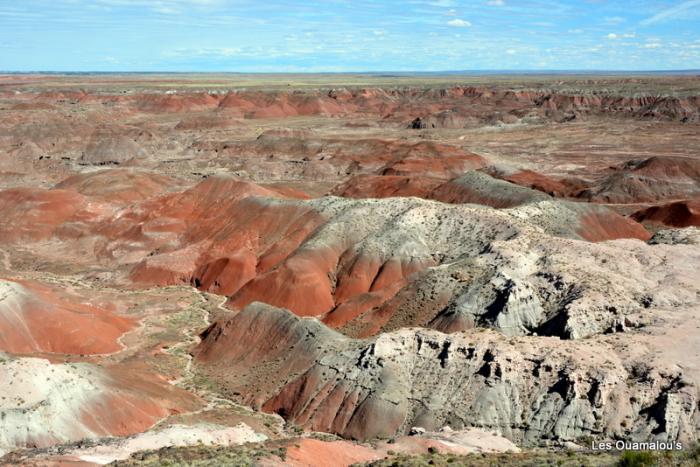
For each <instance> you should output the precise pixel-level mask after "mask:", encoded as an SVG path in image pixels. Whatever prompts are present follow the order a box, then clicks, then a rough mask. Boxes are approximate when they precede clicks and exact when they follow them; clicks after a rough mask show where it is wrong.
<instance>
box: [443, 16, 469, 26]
mask: <svg viewBox="0 0 700 467" xmlns="http://www.w3.org/2000/svg"><path fill="white" fill-rule="evenodd" d="M447 24H449V25H450V26H453V27H455V28H468V27H471V25H472V23H470V22H469V21H465V20H463V19H460V18H455V19H452V20H450V21H448V22H447Z"/></svg>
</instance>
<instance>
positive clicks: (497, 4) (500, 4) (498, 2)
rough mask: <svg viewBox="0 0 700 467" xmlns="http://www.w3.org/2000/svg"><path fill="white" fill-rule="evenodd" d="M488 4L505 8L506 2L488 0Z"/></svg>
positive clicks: (502, 0)
mask: <svg viewBox="0 0 700 467" xmlns="http://www.w3.org/2000/svg"><path fill="white" fill-rule="evenodd" d="M486 4H487V5H491V6H503V5H505V4H506V2H505V1H504V0H488V1H487V2H486Z"/></svg>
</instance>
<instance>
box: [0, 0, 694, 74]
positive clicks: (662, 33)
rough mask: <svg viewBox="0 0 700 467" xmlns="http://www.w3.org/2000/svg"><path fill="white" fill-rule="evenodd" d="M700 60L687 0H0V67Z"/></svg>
mask: <svg viewBox="0 0 700 467" xmlns="http://www.w3.org/2000/svg"><path fill="white" fill-rule="evenodd" d="M552 69H555V70H563V69H578V70H584V69H591V70H603V69H605V70H663V69H667V70H668V69H700V0H689V1H688V0H648V1H645V0H641V1H626V0H625V1H612V0H577V1H572V0H471V1H460V0H404V1H395V0H390V1H369V0H353V1H340V0H325V1H284V0H262V1H253V0H158V1H150V0H0V70H14V71H28V70H53V71H240V72H256V71H257V72H298V71H308V72H320V71H329V72H342V71H440V70H552Z"/></svg>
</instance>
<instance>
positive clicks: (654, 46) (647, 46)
mask: <svg viewBox="0 0 700 467" xmlns="http://www.w3.org/2000/svg"><path fill="white" fill-rule="evenodd" d="M642 47H644V48H645V49H660V48H661V44H659V43H658V42H651V43H649V44H644V45H643V46H642Z"/></svg>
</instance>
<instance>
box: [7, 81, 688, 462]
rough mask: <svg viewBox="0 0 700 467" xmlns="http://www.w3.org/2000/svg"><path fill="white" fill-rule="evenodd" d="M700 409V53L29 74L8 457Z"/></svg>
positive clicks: (308, 445)
mask: <svg viewBox="0 0 700 467" xmlns="http://www.w3.org/2000/svg"><path fill="white" fill-rule="evenodd" d="M699 435H700V75H698V74H696V73H680V74H629V73H628V74H607V75H606V74H593V73H590V74H560V75H557V74H523V75H516V74H510V75H481V76H479V75H457V74H453V75H438V74H424V75H411V74H396V75H389V74H336V75H314V74H308V75H293V74H286V75H285V74H281V75H274V74H271V75H245V74H5V75H0V463H1V464H3V465H34V466H46V465H70V466H82V465H86V466H87V465H104V464H112V465H122V466H127V465H129V466H131V465H263V466H273V465H291V466H348V465H354V464H357V465H428V463H431V464H434V465H448V464H449V465H542V463H543V462H545V460H546V461H547V462H550V461H551V462H554V461H556V460H557V459H558V460H559V462H560V464H561V465H613V464H615V463H616V462H619V461H620V456H623V455H624V454H623V453H622V451H623V450H620V451H619V452H615V451H611V452H593V451H591V445H592V443H595V442H597V441H601V442H602V441H612V442H616V441H624V442H629V443H632V442H636V443H663V445H668V446H676V445H677V443H679V444H680V445H681V446H682V447H683V449H682V450H678V449H675V448H674V449H672V450H670V451H673V452H670V453H669V455H668V456H666V457H665V458H664V459H665V460H664V462H667V464H665V465H697V464H696V463H697V462H700V450H699V449H698V447H697V444H696V443H697V440H698V436H699ZM625 450H632V451H634V449H633V448H630V449H625ZM662 450H663V449H662ZM624 465H633V464H624ZM634 465H636V464H634Z"/></svg>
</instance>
